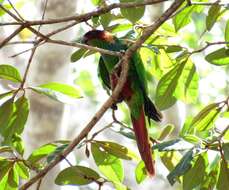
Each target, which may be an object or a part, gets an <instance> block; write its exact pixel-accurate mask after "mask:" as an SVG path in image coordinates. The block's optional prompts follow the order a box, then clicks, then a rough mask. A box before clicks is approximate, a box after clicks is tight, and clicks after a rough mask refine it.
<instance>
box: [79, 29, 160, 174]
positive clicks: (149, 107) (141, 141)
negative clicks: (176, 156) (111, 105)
mask: <svg viewBox="0 0 229 190" xmlns="http://www.w3.org/2000/svg"><path fill="white" fill-rule="evenodd" d="M82 42H83V43H85V44H87V45H90V46H94V47H99V48H103V49H106V50H111V51H117V52H122V51H125V50H126V49H127V48H128V46H127V45H126V44H125V43H123V42H122V41H121V40H120V39H118V38H117V37H115V36H113V35H112V34H111V33H109V32H107V31H103V30H91V31H89V32H87V33H86V34H85V35H84V36H83V39H82ZM118 62H119V57H117V56H112V55H107V54H101V56H100V60H99V66H98V72H99V75H100V77H101V79H102V83H103V86H104V87H105V88H106V89H109V90H113V89H114V88H115V86H116V84H117V82H118V78H119V76H120V73H121V66H119V67H115V66H116V65H117V63H118ZM122 101H124V102H125V103H126V104H127V105H128V108H129V110H130V116H131V120H132V125H133V129H134V133H135V137H136V142H137V146H138V149H139V152H140V155H141V158H142V160H143V161H144V163H145V167H146V170H147V172H148V174H149V175H150V176H154V175H155V167H154V160H153V158H152V150H151V145H150V141H149V135H148V131H147V127H146V122H145V116H147V117H148V120H149V121H150V119H153V120H154V121H157V122H158V121H161V119H162V114H161V113H160V111H159V110H158V109H157V108H156V107H155V105H154V104H153V102H152V101H151V100H150V99H149V97H148V90H147V80H146V71H145V69H144V65H143V62H142V60H141V57H140V55H139V53H138V52H135V53H134V54H133V55H132V57H131V59H130V62H129V71H128V76H127V80H126V82H125V84H124V87H123V89H122V91H121V93H120V95H119V98H118V101H117V103H118V102H122Z"/></svg>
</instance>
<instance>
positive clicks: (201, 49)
mask: <svg viewBox="0 0 229 190" xmlns="http://www.w3.org/2000/svg"><path fill="white" fill-rule="evenodd" d="M223 44H229V42H225V41H222V42H207V44H206V45H205V46H204V47H202V48H200V49H197V50H194V51H192V52H190V55H192V54H195V53H201V52H203V51H204V50H205V49H207V48H208V47H210V46H213V45H223Z"/></svg>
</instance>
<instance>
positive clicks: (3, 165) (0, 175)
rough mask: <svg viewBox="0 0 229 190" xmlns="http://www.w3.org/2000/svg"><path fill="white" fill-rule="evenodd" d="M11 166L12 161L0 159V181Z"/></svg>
mask: <svg viewBox="0 0 229 190" xmlns="http://www.w3.org/2000/svg"><path fill="white" fill-rule="evenodd" d="M12 166H13V163H12V162H9V161H8V160H6V159H2V160H0V167H1V170H0V181H1V180H2V179H3V177H4V176H6V175H7V174H8V172H9V170H10V169H11V168H12Z"/></svg>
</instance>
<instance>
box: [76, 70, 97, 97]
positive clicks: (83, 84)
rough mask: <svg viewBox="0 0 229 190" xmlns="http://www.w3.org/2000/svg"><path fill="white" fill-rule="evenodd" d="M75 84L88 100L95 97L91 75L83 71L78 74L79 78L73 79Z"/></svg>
mask: <svg viewBox="0 0 229 190" xmlns="http://www.w3.org/2000/svg"><path fill="white" fill-rule="evenodd" d="M74 82H75V84H76V85H78V86H79V87H80V89H82V91H83V92H84V93H85V94H86V95H87V96H89V97H90V98H93V97H95V95H96V87H95V85H94V82H93V79H92V76H91V73H90V72H88V71H86V70H83V71H81V72H80V74H79V76H78V77H77V78H76V79H75V81H74Z"/></svg>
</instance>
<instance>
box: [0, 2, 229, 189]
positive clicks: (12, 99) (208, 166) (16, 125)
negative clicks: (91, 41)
mask: <svg viewBox="0 0 229 190" xmlns="http://www.w3.org/2000/svg"><path fill="white" fill-rule="evenodd" d="M91 2H92V4H93V5H94V6H96V7H100V8H101V7H102V8H104V7H105V8H106V6H108V5H107V4H106V1H102V0H91ZM128 2H132V3H142V2H143V1H142V0H136V1H130V0H120V3H123V4H125V3H128ZM187 2H188V1H185V2H184V4H183V5H182V6H181V7H180V9H179V10H178V11H177V12H176V13H175V14H174V15H173V16H172V17H171V18H168V19H167V21H166V22H165V23H164V24H161V26H160V27H159V29H158V30H157V31H156V32H155V33H154V34H152V35H151V36H149V38H148V39H147V40H146V41H145V43H144V44H143V45H142V47H141V48H140V49H139V53H140V55H141V58H142V60H143V61H144V64H145V67H146V70H147V80H149V84H150V86H149V90H150V92H153V93H154V90H155V93H154V94H155V95H154V96H155V103H156V105H157V107H158V108H159V109H160V110H166V109H168V108H170V107H172V106H173V105H174V104H176V103H177V102H178V101H181V102H183V103H184V104H185V105H188V106H189V107H194V108H195V109H196V110H195V112H196V114H193V113H192V112H191V110H187V111H188V115H189V116H187V117H186V120H185V122H184V124H183V126H182V127H181V129H180V131H179V137H173V136H172V132H173V131H174V129H175V128H176V127H178V126H175V125H173V124H167V125H165V126H164V127H161V128H159V127H158V126H157V125H156V124H155V123H154V124H151V125H150V127H152V128H155V126H156V129H155V130H157V131H158V132H157V135H156V136H157V137H155V136H153V137H155V139H154V140H152V142H153V143H154V145H153V146H152V149H153V150H154V157H157V158H160V159H161V162H162V163H163V165H164V166H165V167H166V168H167V169H168V171H169V174H168V175H167V179H168V181H169V183H170V184H171V185H173V184H174V183H176V182H177V183H180V184H181V187H182V188H183V189H184V190H190V189H203V190H204V189H215V188H216V189H218V190H224V189H227V188H228V187H229V167H228V166H229V163H228V161H229V142H228V140H229V133H228V128H229V125H228V124H227V125H226V126H224V129H223V130H222V131H221V132H220V133H219V132H218V129H217V127H216V126H217V121H219V120H220V119H222V118H224V119H225V118H228V110H229V97H225V100H222V101H220V102H219V101H212V102H211V103H209V104H208V105H203V104H202V103H201V99H200V92H201V91H200V89H199V86H200V81H201V79H202V78H204V75H202V74H201V72H198V69H197V68H198V67H197V66H198V65H199V64H205V67H206V68H208V67H209V68H210V67H214V68H216V67H219V68H220V69H222V71H224V69H225V70H226V67H228V65H229V49H228V48H229V20H226V21H225V18H226V17H224V15H225V14H226V13H227V14H228V4H227V6H223V4H220V3H219V2H218V1H217V2H216V3H211V2H209V1H208V0H197V1H195V2H196V4H192V5H189V4H188V3H187ZM205 2H208V3H209V4H204V3H205ZM0 3H2V5H3V6H4V7H5V8H6V9H7V10H10V9H12V7H11V6H10V5H9V4H8V3H7V2H6V1H4V0H0ZM207 5H211V6H207ZM20 6H21V5H20ZM145 7H146V6H143V5H141V6H136V7H131V8H120V9H118V11H117V13H116V12H113V11H108V12H103V14H102V13H101V14H99V15H97V16H93V17H90V19H89V20H88V22H89V23H90V25H93V27H95V28H98V27H100V28H101V27H102V28H103V29H104V30H107V31H110V32H111V33H113V34H114V35H117V36H119V37H120V39H121V40H123V41H127V43H130V44H132V43H134V42H135V41H136V40H137V39H138V38H139V37H140V36H141V34H142V32H143V31H144V30H145V24H144V13H145V10H146V9H145ZM5 14H6V12H5V11H4V10H3V9H2V10H0V16H1V19H2V20H4V16H5ZM195 15H197V16H198V20H197V19H195V18H196V17H195ZM199 18H200V19H199ZM224 21H225V22H224ZM120 23H121V24H120ZM199 23H200V24H201V27H202V28H203V31H202V34H201V36H200V35H198V34H197V33H198V30H200V28H201V27H198V26H199V25H198V24H199ZM87 24H88V23H87ZM219 25H220V27H219ZM222 25H223V26H224V27H221V26H222ZM139 26H140V27H139ZM191 27H195V33H194V34H192V35H189V33H188V30H189V29H190V28H191ZM217 27H218V29H219V30H222V31H221V33H222V34H224V35H223V37H222V39H221V41H220V42H214V41H212V42H209V41H208V42H207V43H206V44H202V43H201V42H200V43H199V42H198V41H199V38H201V41H205V40H208V39H209V36H211V38H213V36H214V34H213V32H212V30H214V28H217ZM222 28H223V29H222ZM211 32H212V33H211ZM187 36H188V37H187ZM174 39H175V40H174ZM213 39H214V38H213ZM23 40H24V39H23ZM219 45H221V47H218V46H219ZM210 46H211V47H212V49H213V50H212V51H211V52H209V51H206V49H208V47H210ZM193 47H198V48H195V49H193ZM196 53H202V54H201V57H202V58H204V59H205V60H206V62H205V63H204V62H201V61H200V62H199V61H197V60H196V59H194V55H195V54H196ZM203 53H204V54H203ZM88 56H94V57H96V58H97V54H96V52H95V51H94V50H90V49H84V48H79V49H77V50H75V51H74V52H73V53H72V55H71V57H70V61H71V62H78V61H79V60H81V59H85V58H86V57H88ZM204 59H203V60H204ZM95 60H96V61H97V59H95ZM208 63H209V64H208ZM28 64H30V63H28ZM76 64H78V63H76ZM206 70H207V69H206ZM227 71H228V70H227ZM209 74H211V73H209ZM26 77H27V74H26V73H25V74H24V75H23V76H22V75H21V74H20V72H19V70H18V68H16V67H15V66H12V65H8V64H5V63H2V64H1V65H0V80H1V81H2V80H5V81H7V82H10V83H11V84H13V86H14V87H12V89H10V90H9V91H7V92H1V94H0V100H1V105H0V135H1V137H2V139H3V140H2V142H1V144H0V155H2V156H1V157H0V168H1V169H0V190H8V189H10V190H16V189H18V186H19V181H20V180H21V179H26V180H29V179H30V173H31V172H32V171H36V172H42V170H43V169H44V168H45V167H46V166H48V165H49V164H50V163H52V162H55V160H58V159H59V160H62V159H66V160H67V158H66V157H65V155H64V156H63V155H62V154H63V152H64V151H65V150H66V148H67V147H68V145H69V144H71V142H70V141H56V142H51V143H48V144H44V145H43V146H41V147H39V148H38V149H36V150H33V152H32V153H31V154H30V156H29V157H28V158H25V157H24V155H23V154H24V149H25V146H24V143H23V138H22V134H23V131H24V128H25V125H26V122H27V119H28V116H29V111H30V107H29V99H28V98H27V93H28V91H33V93H39V94H41V95H44V96H47V97H48V98H51V99H53V100H56V101H59V102H62V103H72V102H74V100H75V99H78V98H82V95H81V94H82V93H81V91H83V92H84V93H85V94H86V95H87V96H88V97H91V99H94V96H95V94H96V90H95V86H94V83H93V80H92V77H91V75H90V73H89V72H88V71H83V72H81V73H80V75H79V78H77V79H76V80H75V84H77V85H79V86H82V87H81V90H80V89H79V87H78V86H76V85H68V84H63V83H57V82H51V81H50V82H49V83H46V84H41V85H38V86H32V85H31V86H28V87H25V85H24V84H25V82H26ZM155 79H156V80H158V81H157V85H156V87H155ZM154 87H155V89H154ZM225 89H226V86H225ZM209 96H210V95H209ZM227 96H228V94H227ZM82 101H83V100H82ZM227 121H228V120H227ZM114 123H115V124H118V125H119V126H114V125H113V124H114ZM105 129H107V130H110V131H113V132H115V133H117V134H119V135H122V136H123V137H126V138H128V139H131V140H135V137H134V134H133V131H132V130H131V128H129V127H128V126H126V124H124V122H119V121H117V120H115V119H114V121H113V122H112V123H111V124H110V125H109V126H108V127H105V128H104V129H102V130H101V131H98V132H97V133H94V134H92V137H91V139H88V138H85V139H81V140H82V141H81V143H80V144H77V145H78V146H77V148H78V149H79V148H82V147H85V154H86V156H87V157H90V155H92V157H93V160H94V162H95V164H96V166H97V168H96V169H93V168H91V167H85V166H81V165H78V164H77V165H74V166H72V165H71V164H70V167H68V168H66V169H64V170H62V171H61V172H60V173H59V174H57V176H56V179H55V183H56V184H57V185H88V184H90V183H93V182H95V183H96V184H98V185H99V186H101V185H103V184H104V183H107V182H111V183H112V184H113V186H114V188H116V189H118V190H125V189H130V188H129V187H127V186H126V185H125V184H124V183H125V182H124V177H125V175H127V171H124V167H123V160H125V162H127V161H128V162H134V161H138V164H137V165H136V170H135V179H136V182H137V183H142V182H143V181H144V180H145V179H146V178H147V172H146V169H145V166H144V163H143V162H142V161H140V160H139V158H138V156H136V155H135V154H134V153H133V151H131V150H130V148H129V147H128V146H123V145H121V144H119V143H117V142H113V141H112V140H109V141H101V140H98V139H96V135H97V134H98V133H100V132H103V130H105ZM167 138H169V140H168V139H167ZM88 147H90V148H88ZM212 152H213V153H212ZM5 153H9V155H13V157H12V156H5V155H6V154H5ZM212 155H214V159H210V157H211V156H212ZM67 161H68V160H67ZM156 164H157V163H156Z"/></svg>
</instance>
